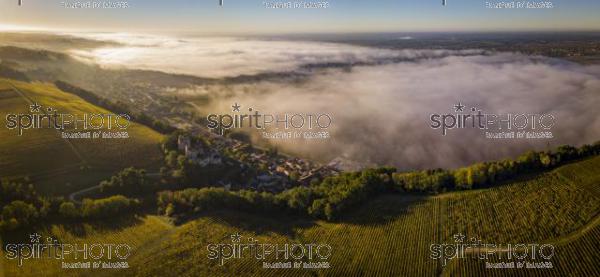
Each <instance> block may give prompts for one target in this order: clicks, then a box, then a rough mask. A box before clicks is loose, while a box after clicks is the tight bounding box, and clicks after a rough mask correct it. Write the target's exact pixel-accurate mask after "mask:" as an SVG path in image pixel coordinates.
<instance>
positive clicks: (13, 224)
mask: <svg viewBox="0 0 600 277" xmlns="http://www.w3.org/2000/svg"><path fill="white" fill-rule="evenodd" d="M37 218H38V211H37V209H36V208H35V207H34V206H33V205H31V204H28V203H25V202H24V201H21V200H16V201H13V202H11V203H10V204H8V205H6V206H4V208H3V209H2V221H3V222H9V223H10V224H8V225H7V226H8V229H9V230H14V229H17V228H21V227H25V226H30V225H31V224H33V223H34V222H35V220H36V219H37Z"/></svg>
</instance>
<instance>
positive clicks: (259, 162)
mask: <svg viewBox="0 0 600 277" xmlns="http://www.w3.org/2000/svg"><path fill="white" fill-rule="evenodd" d="M209 141H210V146H209V145H206V144H205V143H201V142H194V139H192V137H190V136H186V135H180V136H179V137H178V139H177V146H178V150H179V151H180V152H181V153H183V154H184V155H185V157H186V158H187V159H188V160H190V161H191V162H193V163H194V164H196V165H199V166H200V167H203V168H204V167H208V166H223V167H231V166H237V167H239V170H240V172H241V173H242V174H243V175H244V176H250V178H245V180H244V181H243V182H242V183H240V184H231V183H223V184H221V185H222V186H223V187H225V188H228V189H251V190H257V191H266V192H272V193H277V192H281V191H283V190H286V189H289V188H292V187H295V186H308V185H310V184H311V182H316V181H319V180H322V179H324V178H325V177H327V176H334V175H337V174H339V170H338V169H336V168H334V167H332V166H328V165H318V164H317V163H314V162H311V161H308V160H305V159H301V158H297V157H290V156H287V155H284V154H280V153H277V152H273V151H270V150H264V149H259V148H256V147H253V146H252V145H250V144H248V143H244V142H241V141H237V140H234V139H230V138H226V137H222V136H211V138H210V139H209ZM230 159H233V160H234V161H235V162H232V161H230Z"/></svg>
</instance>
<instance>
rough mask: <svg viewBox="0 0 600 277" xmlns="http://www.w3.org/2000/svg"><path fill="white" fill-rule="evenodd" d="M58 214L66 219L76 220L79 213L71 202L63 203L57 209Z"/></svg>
mask: <svg viewBox="0 0 600 277" xmlns="http://www.w3.org/2000/svg"><path fill="white" fill-rule="evenodd" d="M58 213H59V214H60V215H61V216H63V217H64V218H67V219H74V218H78V217H79V216H80V215H81V213H80V211H79V210H78V209H77V207H75V204H73V203H72V202H63V203H62V204H60V207H59V208H58Z"/></svg>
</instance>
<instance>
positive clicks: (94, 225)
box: [0, 214, 143, 245]
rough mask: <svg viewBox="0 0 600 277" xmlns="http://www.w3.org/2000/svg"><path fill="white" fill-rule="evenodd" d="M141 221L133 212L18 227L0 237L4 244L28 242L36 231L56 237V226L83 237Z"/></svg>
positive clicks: (77, 236) (76, 236)
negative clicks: (102, 217) (100, 217)
mask: <svg viewBox="0 0 600 277" xmlns="http://www.w3.org/2000/svg"><path fill="white" fill-rule="evenodd" d="M141 223H143V221H142V219H141V218H140V217H139V216H136V215H133V214H132V215H123V216H119V217H118V218H114V219H112V218H111V219H102V220H90V221H86V222H60V223H58V222H57V223H52V224H49V225H43V226H38V227H33V228H31V229H19V230H15V231H10V232H5V233H3V234H2V237H1V238H0V239H1V241H2V243H3V244H4V245H6V244H7V243H29V242H30V241H31V238H30V235H32V234H36V233H37V234H40V235H42V236H43V237H44V238H47V237H48V236H51V237H53V238H55V239H56V237H55V236H54V235H52V230H53V229H55V228H57V227H58V228H59V230H60V229H62V230H64V231H65V232H67V233H69V235H72V236H73V237H75V238H84V237H86V236H88V235H89V236H94V235H96V234H97V233H103V232H118V231H121V230H123V229H126V228H129V227H132V226H135V225H137V224H141ZM62 230H61V231H62ZM61 231H60V232H61Z"/></svg>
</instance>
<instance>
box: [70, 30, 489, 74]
mask: <svg viewBox="0 0 600 277" xmlns="http://www.w3.org/2000/svg"><path fill="white" fill-rule="evenodd" d="M77 36H81V37H83V38H86V39H94V40H99V41H110V42H116V43H119V44H120V45H119V46H111V47H101V48H96V49H91V50H89V49H86V50H80V49H73V50H71V51H70V53H71V54H73V55H74V56H75V57H78V58H80V59H83V60H86V61H91V62H94V63H98V64H100V65H103V66H105V67H107V68H128V69H146V70H157V71H162V72H167V73H175V74H187V75H194V76H199V77H209V78H224V77H235V76H240V75H256V74H260V73H270V72H292V71H296V70H298V69H300V68H301V67H303V66H306V65H315V64H316V65H323V64H348V65H353V64H361V63H367V64H371V63H375V64H378V63H388V62H390V61H394V60H397V59H419V58H429V57H442V56H447V55H459V54H460V55H469V54H477V53H481V52H482V51H479V50H465V51H450V50H419V51H415V50H390V49H380V48H372V47H361V46H353V45H348V44H340V43H325V42H309V41H284V40H260V39H251V38H227V37H222V38H219V37H217V38H214V37H211V38H185V39H178V38H169V37H162V36H148V35H130V34H92V35H77Z"/></svg>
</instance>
